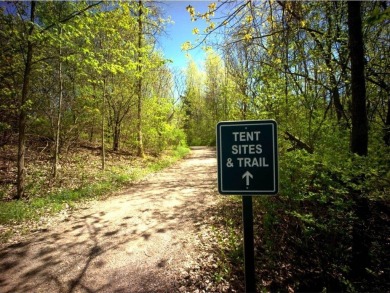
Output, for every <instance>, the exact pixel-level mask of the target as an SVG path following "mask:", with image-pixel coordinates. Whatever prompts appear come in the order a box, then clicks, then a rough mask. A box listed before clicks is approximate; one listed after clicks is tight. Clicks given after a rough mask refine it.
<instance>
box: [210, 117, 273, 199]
mask: <svg viewBox="0 0 390 293" xmlns="http://www.w3.org/2000/svg"><path fill="white" fill-rule="evenodd" d="M245 125H251V126H253V125H272V149H273V150H274V152H273V168H274V169H273V170H274V172H273V174H272V175H273V178H274V186H273V187H274V188H273V189H272V190H224V189H223V186H222V185H223V184H222V182H223V164H222V147H223V146H222V131H221V129H222V127H232V126H245ZM277 138H278V127H277V123H276V121H275V120H272V119H267V120H240V121H221V122H219V123H218V124H217V131H216V141H217V163H218V192H219V193H220V194H223V195H239V194H245V195H275V194H277V193H278V192H279V170H278V139H277Z"/></svg>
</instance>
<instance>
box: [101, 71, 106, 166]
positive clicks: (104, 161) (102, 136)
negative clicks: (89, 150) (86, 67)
mask: <svg viewBox="0 0 390 293" xmlns="http://www.w3.org/2000/svg"><path fill="white" fill-rule="evenodd" d="M105 112H106V79H104V80H103V103H102V127H101V128H102V133H101V144H102V170H105V169H106V148H105V146H104V143H105V140H104V115H105Z"/></svg>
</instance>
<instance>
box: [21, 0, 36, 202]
mask: <svg viewBox="0 0 390 293" xmlns="http://www.w3.org/2000/svg"><path fill="white" fill-rule="evenodd" d="M35 5H36V2H35V1H31V2H30V22H29V23H27V24H26V27H27V32H26V35H27V52H26V59H25V64H24V74H23V88H22V96H21V101H20V110H19V111H20V112H19V138H18V161H17V166H18V176H17V194H16V198H17V199H20V198H23V197H24V187H25V183H24V181H25V175H26V170H25V164H24V160H25V152H26V122H27V121H26V120H27V109H26V107H27V101H28V98H29V93H30V75H31V66H32V59H33V49H34V45H33V41H32V36H33V33H34V27H35V24H34V20H35Z"/></svg>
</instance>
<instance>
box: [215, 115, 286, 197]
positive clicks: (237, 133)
mask: <svg viewBox="0 0 390 293" xmlns="http://www.w3.org/2000/svg"><path fill="white" fill-rule="evenodd" d="M277 150H278V146H277V124H276V122H275V121H274V120H258V121H228V122H220V123H218V125H217V158H218V190H219V193H221V194H242V195H256V194H258V195H260V194H269V195H273V194H276V193H278V187H279V178H278V176H279V175H278V151H277Z"/></svg>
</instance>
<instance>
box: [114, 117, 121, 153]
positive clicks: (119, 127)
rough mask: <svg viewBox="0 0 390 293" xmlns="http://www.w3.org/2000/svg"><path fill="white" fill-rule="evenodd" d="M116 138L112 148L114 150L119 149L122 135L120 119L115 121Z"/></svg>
mask: <svg viewBox="0 0 390 293" xmlns="http://www.w3.org/2000/svg"><path fill="white" fill-rule="evenodd" d="M113 133H114V138H113V145H112V149H113V150H114V151H119V141H120V136H121V124H120V122H118V121H115V123H114V131H113Z"/></svg>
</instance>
